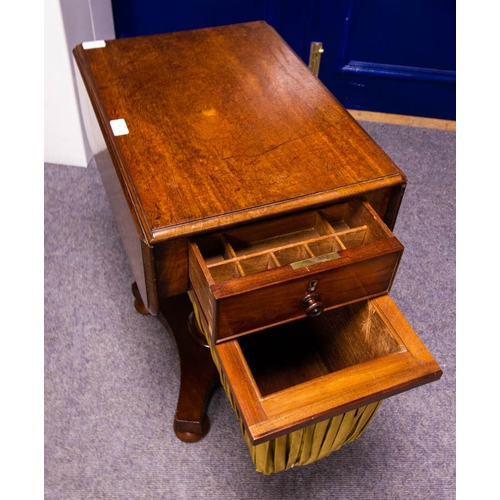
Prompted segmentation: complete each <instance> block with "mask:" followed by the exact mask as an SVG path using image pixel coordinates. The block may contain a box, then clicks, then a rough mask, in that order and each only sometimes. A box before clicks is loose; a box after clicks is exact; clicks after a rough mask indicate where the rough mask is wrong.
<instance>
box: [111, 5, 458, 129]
mask: <svg viewBox="0 0 500 500" xmlns="http://www.w3.org/2000/svg"><path fill="white" fill-rule="evenodd" d="M112 3H113V15H114V23H115V30H116V36H117V38H121V37H129V36H138V35H148V34H154V33H165V32H171V31H180V30H187V29H196V28H204V27H209V26H221V25H225V24H232V23H240V22H248V21H257V20H265V21H267V22H268V23H269V24H270V25H271V26H273V27H274V28H275V29H276V31H278V33H280V35H281V36H282V37H283V38H284V39H285V40H286V41H287V42H288V44H289V45H290V46H291V48H292V49H293V50H295V52H297V54H298V55H299V56H300V57H301V58H302V59H303V60H304V62H305V63H306V64H307V63H308V61H309V51H310V45H311V42H321V43H322V44H323V48H324V53H323V55H322V57H321V62H320V69H319V78H320V79H321V81H322V82H323V83H324V84H325V85H326V86H327V87H328V88H329V90H330V91H331V92H332V94H333V95H335V97H337V99H339V101H340V102H342V104H343V105H344V106H345V107H347V108H349V109H356V110H369V111H378V112H385V113H396V114H404V115H412V116H425V117H432V118H442V119H450V120H454V119H455V99H456V85H455V81H456V79H455V69H456V68H455V56H456V54H455V50H456V49H455V47H456V5H455V1H453V0H240V1H236V0H212V1H209V0H184V1H183V2H175V3H174V2H169V1H160V0H112Z"/></svg>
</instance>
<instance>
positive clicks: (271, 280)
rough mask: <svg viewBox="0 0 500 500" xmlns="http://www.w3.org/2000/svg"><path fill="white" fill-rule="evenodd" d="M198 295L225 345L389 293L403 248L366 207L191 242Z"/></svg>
mask: <svg viewBox="0 0 500 500" xmlns="http://www.w3.org/2000/svg"><path fill="white" fill-rule="evenodd" d="M189 246H190V255H189V261H190V262H189V267H190V270H189V274H190V282H191V287H192V289H193V291H194V293H195V294H196V297H197V300H198V301H199V303H200V306H201V309H202V310H203V313H204V315H205V317H206V318H207V322H208V330H209V332H210V334H211V335H212V337H213V338H214V340H215V341H220V340H224V339H228V338H231V337H235V336H238V335H243V334H246V333H250V332H252V331H255V330H259V329H262V328H267V327H269V326H271V325H276V324H279V323H283V322H287V321H292V320H295V319H298V318H303V317H305V316H307V315H311V316H313V315H318V314H321V313H322V311H325V310H329V309H332V308H335V307H339V306H341V305H345V304H348V303H351V302H354V301H358V300H362V299H365V298H370V297H374V296H377V295H380V294H384V293H387V292H388V291H389V289H390V286H391V284H392V280H393V278H394V274H395V272H396V269H397V266H398V263H399V260H400V258H401V254H402V252H403V246H402V245H401V243H400V242H399V241H398V240H397V239H396V238H395V237H394V236H393V235H392V233H391V232H390V230H389V229H388V228H387V227H386V226H385V224H384V223H383V222H382V221H381V220H380V218H379V216H378V215H377V214H376V213H375V211H374V210H373V209H372V208H371V207H370V205H369V204H368V203H366V202H361V201H350V202H346V203H341V204H337V205H332V206H330V207H325V208H322V209H321V210H317V211H308V212H304V213H300V214H295V215H292V216H287V217H283V218H278V219H273V220H271V221H265V222H261V223H255V224H251V225H248V226H245V227H239V228H236V229H233V230H230V231H227V232H224V233H222V232H221V233H217V234H211V235H208V236H205V237H201V238H199V239H196V240H192V241H190V245H189Z"/></svg>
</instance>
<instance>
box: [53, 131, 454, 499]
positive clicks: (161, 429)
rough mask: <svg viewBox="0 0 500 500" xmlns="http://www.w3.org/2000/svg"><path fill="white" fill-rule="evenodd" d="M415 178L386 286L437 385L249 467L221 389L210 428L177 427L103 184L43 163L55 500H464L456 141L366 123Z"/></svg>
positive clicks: (151, 322) (153, 327)
mask: <svg viewBox="0 0 500 500" xmlns="http://www.w3.org/2000/svg"><path fill="white" fill-rule="evenodd" d="M362 125H363V126H364V127H365V128H366V130H367V131H368V132H369V133H370V134H371V135H372V137H373V138H374V139H375V140H376V141H377V142H378V143H379V144H380V145H381V146H382V148H383V149H384V150H385V151H386V152H387V153H388V154H389V156H391V158H392V159H393V160H394V161H395V162H396V163H397V164H398V165H399V166H400V167H401V168H402V170H403V171H404V172H405V173H406V174H407V176H408V178H409V183H408V188H407V191H406V194H405V198H404V200H403V204H402V207H401V210H400V214H399V218H398V222H397V223H396V227H395V230H394V232H395V234H396V236H397V237H398V238H399V239H400V241H401V242H402V243H403V245H404V246H405V253H404V255H403V259H402V263H401V265H400V267H399V271H398V275H397V276H396V280H395V283H394V286H393V289H392V291H391V296H392V297H393V299H394V300H395V302H396V303H397V304H398V305H399V307H400V309H401V310H402V311H403V313H404V314H405V316H406V318H407V319H408V320H409V322H410V323H411V324H412V326H413V328H414V329H415V330H416V331H417V332H418V334H419V335H420V337H421V339H422V340H423V341H424V343H425V344H426V345H427V347H428V348H429V350H430V351H431V352H432V353H433V355H434V357H435V358H436V360H437V361H438V363H439V364H440V365H441V367H442V369H443V371H444V375H443V377H442V378H441V380H440V381H438V382H435V383H432V384H429V385H426V386H423V387H419V388H417V389H414V390H411V391H409V392H406V393H403V394H400V395H398V396H395V397H392V398H390V399H388V400H386V401H385V402H384V403H383V404H382V406H381V408H380V410H379V412H378V414H377V415H376V417H375V418H374V420H373V421H372V423H371V424H370V426H369V427H368V429H367V431H366V432H365V434H364V435H363V436H362V437H361V438H360V439H358V440H357V441H355V442H353V443H351V444H349V445H346V446H345V447H344V448H342V449H341V450H340V451H338V452H335V453H333V454H332V455H330V456H329V457H327V458H325V459H323V460H321V461H318V462H316V463H313V464H311V465H308V466H305V467H297V468H294V469H292V470H290V471H287V472H283V473H279V474H275V475H271V476H263V475H261V474H259V473H257V472H255V471H254V469H253V464H252V462H251V459H250V456H249V454H248V450H247V448H246V445H245V443H244V441H243V438H242V437H241V434H240V431H239V427H238V422H237V420H236V417H235V416H234V414H233V412H232V409H231V408H230V405H229V402H228V400H227V398H226V396H225V394H224V393H223V391H222V389H218V390H217V391H216V393H215V395H214V397H213V399H212V401H211V404H210V407H209V416H210V418H211V422H212V428H211V430H210V432H209V434H208V435H207V436H206V437H205V438H204V439H203V440H202V441H200V442H198V443H195V444H185V443H183V442H181V441H179V440H178V439H177V438H176V436H175V435H174V432H173V429H172V421H173V420H172V419H173V415H174V412H175V408H176V403H177V395H178V387H179V362H178V358H177V353H176V348H175V345H174V342H173V340H172V339H171V337H170V336H169V335H168V334H167V332H166V331H165V330H164V329H163V327H162V326H161V324H160V323H159V321H158V320H157V319H155V318H153V317H148V316H142V315H140V314H138V313H137V312H136V311H135V309H134V307H133V302H132V297H131V293H130V285H131V283H132V281H133V277H132V274H131V271H130V268H129V265H128V263H127V260H126V257H125V253H124V250H123V246H122V243H121V241H120V238H119V235H118V230H117V227H116V225H115V222H114V220H113V216H112V213H111V209H110V206H109V203H108V201H107V199H106V196H105V192H104V189H103V187H102V185H101V183H100V179H99V175H98V173H97V171H96V169H95V167H94V166H93V165H92V164H91V165H90V166H89V167H88V168H86V169H85V168H77V167H66V166H60V165H50V164H46V165H45V498H46V499H47V500H56V499H57V500H80V499H127V500H135V499H153V500H154V499H172V500H173V499H175V500H182V499H198V498H202V499H204V500H211V499H213V500H220V499H238V500H245V499H252V500H260V499H262V500H263V499H287V500H294V499H300V500H310V499H311V500H320V499H338V500H343V499H346V500H352V499H373V500H376V499H381V500H387V499H405V500H407V499H412V500H417V499H422V500H432V499H439V500H447V499H452V498H455V380H456V378H455V133H454V132H449V131H440V130H431V129H420V128H411V127H401V126H396V125H385V124H376V123H363V124H362Z"/></svg>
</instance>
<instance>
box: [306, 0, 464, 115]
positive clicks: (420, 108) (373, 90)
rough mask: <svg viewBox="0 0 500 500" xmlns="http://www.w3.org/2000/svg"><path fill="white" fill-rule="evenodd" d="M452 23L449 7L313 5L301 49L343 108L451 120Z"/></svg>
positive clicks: (354, 2)
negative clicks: (317, 47) (318, 47)
mask: <svg viewBox="0 0 500 500" xmlns="http://www.w3.org/2000/svg"><path fill="white" fill-rule="evenodd" d="M455 16H456V7H455V3H454V2H453V1H451V0H405V1H404V2H401V1H399V0H377V1H373V0H343V1H340V2H328V1H326V0H322V1H320V0H318V1H316V2H315V5H314V6H313V7H312V16H311V17H312V21H311V27H310V32H309V34H308V41H309V42H312V41H321V42H322V43H323V47H324V49H325V53H324V54H323V56H322V60H321V66H320V73H319V77H320V79H321V80H322V81H323V83H325V85H326V86H327V87H328V88H329V89H330V90H331V91H332V93H333V94H334V95H335V96H336V97H337V98H338V99H339V100H340V101H341V102H342V103H343V104H344V106H346V107H348V108H351V109H361V110H371V111H381V112H387V113H398V114H406V115H415V116H427V117H433V118H443V119H452V120H454V119H455V99H456V91H455V81H456V77H455V45H456V29H455Z"/></svg>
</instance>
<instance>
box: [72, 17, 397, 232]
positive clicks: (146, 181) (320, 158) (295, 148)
mask: <svg viewBox="0 0 500 500" xmlns="http://www.w3.org/2000/svg"><path fill="white" fill-rule="evenodd" d="M74 54H75V58H76V62H77V64H78V66H79V69H80V72H81V73H82V75H83V77H84V81H85V85H86V87H87V92H88V93H89V95H90V97H91V101H92V104H93V107H94V111H95V112H96V115H97V118H98V121H99V123H100V126H101V130H103V132H104V135H105V137H106V140H107V147H108V149H109V151H110V154H111V155H112V157H113V159H114V163H115V166H116V168H117V169H118V170H119V171H120V175H121V178H122V182H123V184H124V186H125V188H126V190H127V192H128V196H129V197H130V199H131V203H132V204H133V205H134V206H135V210H136V212H137V217H138V223H139V224H140V225H141V226H142V228H143V230H144V233H145V234H146V235H147V238H148V239H149V240H150V241H151V242H154V241H155V240H156V241H158V240H161V239H162V238H165V237H172V236H175V235H182V234H186V233H189V232H193V231H196V230H198V229H201V228H203V229H204V230H206V229H210V228H212V227H220V226H224V225H228V224H238V223H242V222H245V221H247V220H253V219H255V218H259V217H267V216H269V215H274V214H278V213H283V212H287V211H290V210H298V209H301V208H305V207H309V206H312V205H315V204H316V205H317V204H321V203H326V202H331V201H335V200H337V199H342V198H344V199H345V198H347V197H350V196H353V195H356V194H357V193H360V192H363V191H367V190H374V189H378V188H380V189H381V188H386V187H390V186H393V185H397V184H401V183H402V182H404V175H403V174H402V173H401V171H400V170H399V169H398V167H397V166H396V165H395V164H394V163H393V162H392V161H391V160H390V159H389V158H388V157H387V155H386V154H385V153H384V152H383V151H382V150H381V149H380V148H379V147H378V146H377V145H376V143H375V142H374V141H373V140H372V139H371V138H370V137H369V136H368V135H367V134H366V133H365V132H364V131H363V129H362V128H361V127H360V126H359V125H358V124H357V123H356V122H355V120H354V119H352V117H351V116H350V115H349V114H348V113H347V112H346V111H345V109H344V108H343V107H342V106H341V105H340V104H339V103H338V102H337V100H336V99H335V98H334V97H333V96H332V95H331V94H330V93H329V92H328V90H327V89H326V88H325V87H324V86H323V84H322V83H321V82H320V81H319V80H318V79H317V78H315V77H313V76H312V74H311V73H310V72H309V70H308V69H307V67H306V66H305V64H304V63H303V62H302V61H301V60H300V59H299V58H298V56H297V55H296V54H295V53H294V52H293V51H292V50H291V49H290V48H289V47H288V45H287V44H286V43H285V42H284V41H283V40H282V39H281V37H280V36H279V35H278V34H277V33H276V32H275V31H274V29H273V28H271V27H270V26H269V25H267V24H266V23H264V22H252V23H245V24H239V25H233V26H225V27H221V28H209V29H201V30H194V31H186V32H177V33H170V34H161V35H155V36H148V37H138V38H128V39H118V40H110V41H106V42H105V46H104V47H101V48H93V49H88V50H85V49H84V48H83V47H82V46H78V47H77V48H76V49H75V51H74ZM112 120H124V122H125V124H126V128H127V130H128V133H126V134H124V135H115V134H116V132H113V129H112V128H111V125H110V122H111V121H112ZM118 134H119V132H118Z"/></svg>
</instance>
